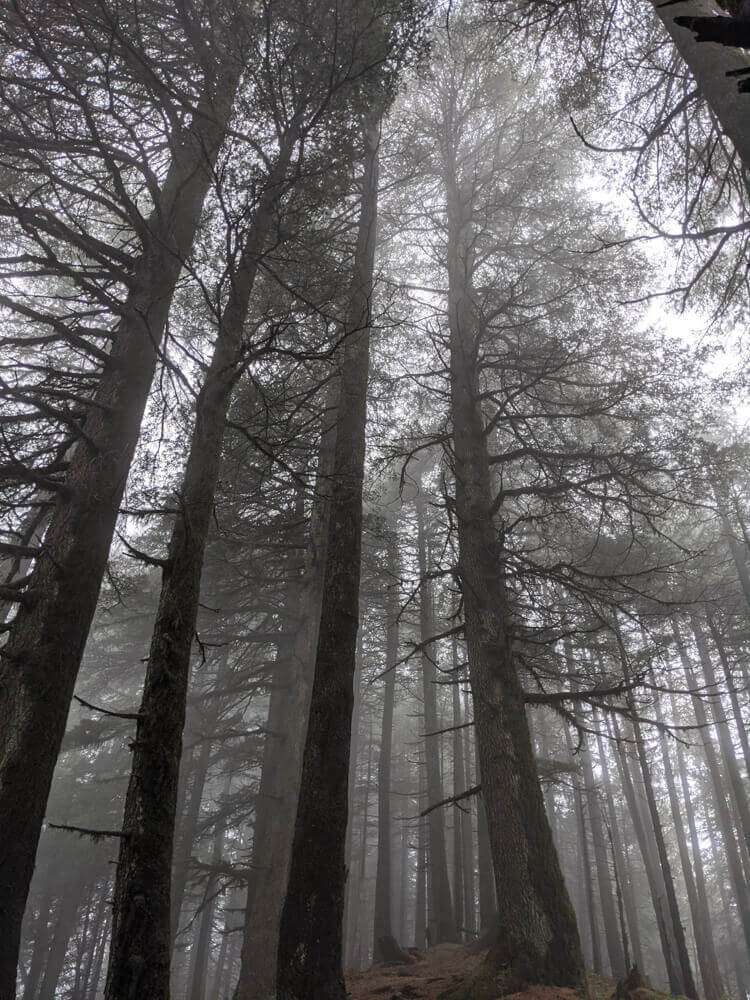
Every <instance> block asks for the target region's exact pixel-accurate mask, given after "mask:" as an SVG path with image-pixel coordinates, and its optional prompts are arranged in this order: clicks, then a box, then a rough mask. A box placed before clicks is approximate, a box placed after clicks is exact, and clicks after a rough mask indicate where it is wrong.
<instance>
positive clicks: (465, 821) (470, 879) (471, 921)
mask: <svg viewBox="0 0 750 1000" xmlns="http://www.w3.org/2000/svg"><path fill="white" fill-rule="evenodd" d="M468 718H469V706H468V699H465V700H464V720H468ZM469 731H470V730H469V728H468V727H467V728H465V729H463V730H462V731H461V733H460V734H459V735H460V741H461V751H460V752H461V763H462V765H463V767H462V770H463V775H464V777H463V786H462V791H466V790H467V789H468V788H469V787H470V785H471V782H470V767H469ZM475 804H476V797H475V798H474V800H473V801H472V800H469V801H467V802H464V803H463V807H464V808H463V810H462V812H461V850H462V854H463V859H462V864H463V870H464V875H463V883H464V929H465V931H466V935H467V937H468V938H469V939H472V938H474V937H476V933H477V915H476V898H475V889H474V885H475V881H476V879H475V864H474V824H473V822H472V817H473V809H474V806H475Z"/></svg>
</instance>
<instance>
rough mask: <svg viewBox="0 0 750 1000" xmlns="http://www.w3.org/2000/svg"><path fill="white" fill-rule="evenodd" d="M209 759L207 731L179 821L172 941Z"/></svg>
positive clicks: (182, 896)
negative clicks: (185, 805) (181, 819)
mask: <svg viewBox="0 0 750 1000" xmlns="http://www.w3.org/2000/svg"><path fill="white" fill-rule="evenodd" d="M210 757H211V740H210V738H209V737H208V731H207V732H206V733H205V734H204V736H203V742H202V743H201V747H200V750H199V751H198V755H197V758H196V760H195V766H194V768H193V781H192V785H191V788H190V796H189V798H188V805H187V810H186V812H185V817H184V819H183V822H182V829H181V831H180V838H179V843H178V846H177V848H176V849H175V852H174V855H175V856H174V865H173V869H172V894H171V900H170V906H171V911H172V913H171V917H170V926H171V934H172V942H173V946H174V942H175V940H176V939H177V935H178V933H179V930H180V915H181V913H182V904H183V902H184V899H185V889H186V888H187V882H188V875H189V874H190V860H191V858H192V854H193V844H194V843H195V837H196V834H197V832H198V817H199V815H200V809H201V801H202V799H203V788H204V786H205V783H206V775H207V774H208V763H209V759H210Z"/></svg>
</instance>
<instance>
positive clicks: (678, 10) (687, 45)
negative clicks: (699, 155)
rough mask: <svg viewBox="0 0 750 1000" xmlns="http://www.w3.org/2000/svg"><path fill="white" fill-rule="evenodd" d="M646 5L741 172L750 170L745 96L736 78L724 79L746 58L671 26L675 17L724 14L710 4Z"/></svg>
mask: <svg viewBox="0 0 750 1000" xmlns="http://www.w3.org/2000/svg"><path fill="white" fill-rule="evenodd" d="M650 3H651V5H652V6H653V8H654V11H655V13H656V16H657V17H658V18H659V20H660V21H661V22H662V24H663V25H664V27H665V28H666V30H667V32H668V33H669V35H670V37H671V39H672V41H673V42H674V44H675V48H676V49H677V51H678V52H679V53H680V55H681V56H682V58H683V59H684V60H685V63H686V64H687V67H688V69H689V70H690V72H691V73H692V74H693V79H694V80H695V82H696V84H697V85H698V89H699V90H700V92H701V94H702V95H703V97H704V98H705V100H706V103H707V104H708V106H709V108H710V109H711V111H712V112H713V114H714V115H715V116H716V119H717V121H718V123H719V126H720V128H721V131H722V132H723V133H724V135H725V136H726V137H727V138H728V139H729V140H730V141H731V142H732V144H733V146H734V148H735V149H736V150H737V155H738V156H739V157H740V159H741V160H742V163H743V164H744V167H745V170H750V131H749V130H748V127H747V100H746V97H747V95H746V94H741V93H739V91H738V90H737V80H736V78H732V77H728V76H727V73H728V72H731V71H732V70H738V69H739V70H742V69H747V68H748V59H747V56H746V55H745V54H744V53H742V52H741V51H740V50H739V49H735V48H731V47H729V46H726V45H718V44H715V43H714V42H696V40H695V38H694V36H693V33H692V31H690V30H689V29H688V28H682V27H680V26H679V25H677V24H675V18H676V17H685V16H687V17H712V16H714V15H716V14H724V13H725V12H724V10H722V9H721V8H720V7H719V6H718V5H717V4H715V3H713V2H712V0H682V2H679V3H672V4H670V5H669V6H665V5H664V4H663V2H661V0H650Z"/></svg>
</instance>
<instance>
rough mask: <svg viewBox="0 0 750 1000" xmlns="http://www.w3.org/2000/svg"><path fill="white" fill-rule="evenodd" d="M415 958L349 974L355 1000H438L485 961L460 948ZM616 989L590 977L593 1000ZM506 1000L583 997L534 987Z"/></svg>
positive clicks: (443, 946)
mask: <svg viewBox="0 0 750 1000" xmlns="http://www.w3.org/2000/svg"><path fill="white" fill-rule="evenodd" d="M412 955H413V956H414V964H413V965H373V966H371V967H370V968H369V969H365V970H364V972H352V971H349V972H347V974H346V983H347V988H348V990H349V994H350V996H351V1000H438V997H439V996H440V994H441V993H444V992H445V991H446V990H449V989H452V988H453V987H456V986H458V985H459V984H461V983H468V982H470V981H471V980H472V979H474V978H475V977H476V975H477V973H478V972H479V971H480V968H481V965H482V962H483V961H484V957H485V956H484V954H479V955H472V954H471V953H470V951H469V950H468V949H467V948H466V947H464V946H463V945H459V944H441V945H437V946H436V947H435V948H430V949H428V950H427V951H416V950H414V951H413V952H412ZM614 989H615V983H614V981H613V980H611V979H605V978H604V977H603V976H597V975H595V974H594V973H590V974H589V992H590V996H591V1000H610V997H611V996H612V994H613V992H614ZM506 1000H579V997H578V996H577V994H576V993H575V992H574V991H573V990H569V989H564V988H557V987H553V986H533V987H530V988H529V989H527V990H524V991H523V992H522V993H514V994H512V996H509V997H506Z"/></svg>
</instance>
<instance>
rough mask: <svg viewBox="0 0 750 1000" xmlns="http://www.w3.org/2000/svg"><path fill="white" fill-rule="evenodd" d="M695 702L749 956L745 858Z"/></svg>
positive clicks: (688, 674)
mask: <svg viewBox="0 0 750 1000" xmlns="http://www.w3.org/2000/svg"><path fill="white" fill-rule="evenodd" d="M672 628H673V632H674V637H675V642H676V645H677V651H678V653H679V655H680V661H681V662H682V668H683V670H684V672H685V681H686V683H687V686H688V689H689V690H690V691H692V692H697V691H698V690H699V688H698V682H697V680H696V677H695V674H694V673H693V668H692V665H691V663H690V659H689V658H688V655H687V652H686V650H685V645H684V643H683V640H682V636H681V634H680V630H679V628H678V626H677V623H676V622H675V621H673V622H672ZM692 702H693V711H694V713H695V721H696V722H697V724H698V727H699V729H700V735H701V741H702V743H703V752H704V755H705V758H706V764H707V765H708V771H709V774H710V776H711V784H712V787H713V794H714V808H715V810H716V816H717V818H718V821H719V827H720V829H721V836H722V839H723V841H724V853H725V855H726V859H727V866H728V868H729V875H730V878H731V880H732V884H733V886H734V895H735V899H736V900H737V909H738V910H739V914H740V921H741V923H742V930H743V932H744V936H745V946H746V948H747V951H748V954H749V955H750V889H749V888H748V885H747V882H746V881H745V875H744V872H743V870H742V858H741V856H740V849H739V843H738V838H737V834H736V832H735V829H734V825H733V823H732V817H731V814H730V812H729V805H728V802H727V793H726V789H725V787H724V780H723V776H722V774H721V769H720V767H719V760H718V757H717V754H716V749H715V747H714V745H713V742H712V740H711V733H710V730H709V724H708V718H707V716H706V709H705V706H704V704H703V701H702V700H701V698H700V697H699V696H698V695H697V694H695V693H694V694H693V697H692Z"/></svg>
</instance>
